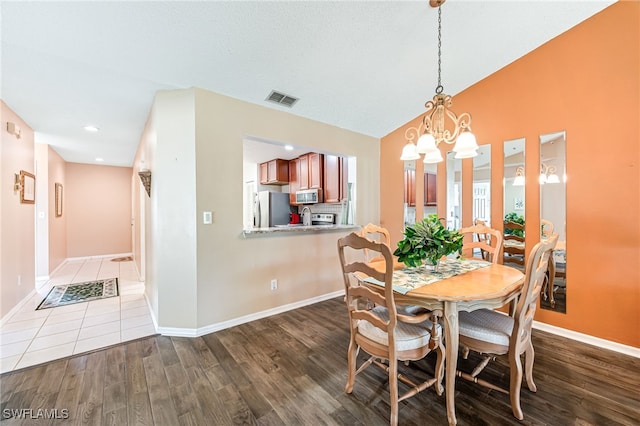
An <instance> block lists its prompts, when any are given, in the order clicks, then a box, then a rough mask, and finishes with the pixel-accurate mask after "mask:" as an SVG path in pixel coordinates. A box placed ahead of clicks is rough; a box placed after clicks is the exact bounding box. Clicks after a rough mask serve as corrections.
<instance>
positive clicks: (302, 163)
mask: <svg viewBox="0 0 640 426" xmlns="http://www.w3.org/2000/svg"><path fill="white" fill-rule="evenodd" d="M298 166H299V169H298V171H299V173H298V182H300V189H309V154H305V155H301V156H300V157H298Z"/></svg>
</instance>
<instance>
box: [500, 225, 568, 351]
mask: <svg viewBox="0 0 640 426" xmlns="http://www.w3.org/2000/svg"><path fill="white" fill-rule="evenodd" d="M557 241H558V234H553V235H552V236H551V237H550V238H548V239H547V240H545V241H541V242H539V243H538V244H536V245H535V246H534V247H533V250H532V251H531V254H530V255H529V260H528V262H527V267H526V270H525V277H524V285H523V287H522V292H521V294H520V297H519V298H518V304H517V306H516V311H515V314H514V320H515V323H514V329H517V328H520V329H526V332H527V333H530V332H531V330H530V328H531V325H532V322H533V316H534V314H535V311H536V308H537V304H538V297H539V296H540V290H541V288H542V284H543V282H544V279H545V273H546V271H547V268H548V263H549V256H550V254H551V251H552V250H553V247H555V245H556V242H557ZM520 337H521V333H520V332H518V333H515V332H513V333H512V334H511V338H512V340H513V339H517V340H520V339H519V338H520ZM512 343H514V342H512ZM509 350H511V348H510V349H509Z"/></svg>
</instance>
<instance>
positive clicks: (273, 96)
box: [267, 90, 298, 108]
mask: <svg viewBox="0 0 640 426" xmlns="http://www.w3.org/2000/svg"><path fill="white" fill-rule="evenodd" d="M267 100H268V101H270V102H275V103H277V104H280V105H284V106H286V107H289V108H291V107H292V106H293V104H295V103H296V102H298V98H294V97H293V96H289V95H285V94H284V93H280V92H276V91H275V90H272V91H271V93H269V96H267Z"/></svg>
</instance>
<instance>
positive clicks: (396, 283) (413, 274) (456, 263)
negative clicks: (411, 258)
mask: <svg viewBox="0 0 640 426" xmlns="http://www.w3.org/2000/svg"><path fill="white" fill-rule="evenodd" d="M489 265H491V262H486V261H484V260H476V259H465V260H459V259H443V260H441V261H440V264H439V265H438V270H437V271H432V270H430V269H429V266H426V267H425V266H418V267H415V268H405V269H400V270H397V271H393V290H394V291H396V292H398V293H401V294H407V293H408V292H410V291H411V290H414V289H416V288H420V287H423V286H425V285H429V284H433V283H435V282H437V281H440V280H444V279H447V278H450V277H452V276H454V275H460V274H464V273H465V272H469V271H473V270H476V269H480V268H484V267H487V266H489ZM363 281H365V282H367V283H371V284H376V285H379V286H382V287H384V283H383V282H382V281H378V280H376V279H374V278H371V277H369V278H365V279H364V280H363Z"/></svg>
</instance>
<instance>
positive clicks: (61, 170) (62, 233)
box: [47, 146, 69, 272]
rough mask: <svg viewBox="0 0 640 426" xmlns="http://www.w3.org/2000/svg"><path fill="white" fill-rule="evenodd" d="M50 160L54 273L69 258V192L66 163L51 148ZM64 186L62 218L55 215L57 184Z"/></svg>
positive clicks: (51, 250) (51, 269)
mask: <svg viewBox="0 0 640 426" xmlns="http://www.w3.org/2000/svg"><path fill="white" fill-rule="evenodd" d="M47 152H48V160H49V182H48V186H47V187H48V189H49V194H50V195H49V208H48V218H49V272H53V271H54V270H55V269H56V268H57V267H58V266H60V264H62V262H63V261H64V260H65V259H66V258H67V218H68V217H69V214H68V212H69V206H68V205H67V195H68V190H69V188H67V183H66V178H65V175H66V173H65V170H66V164H67V163H66V162H65V161H64V160H63V159H62V157H60V155H59V154H58V153H57V152H55V151H54V150H53V149H52V148H51V147H50V146H47ZM56 182H58V183H61V184H62V216H59V217H56V215H55V202H56V197H55V184H56Z"/></svg>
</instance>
